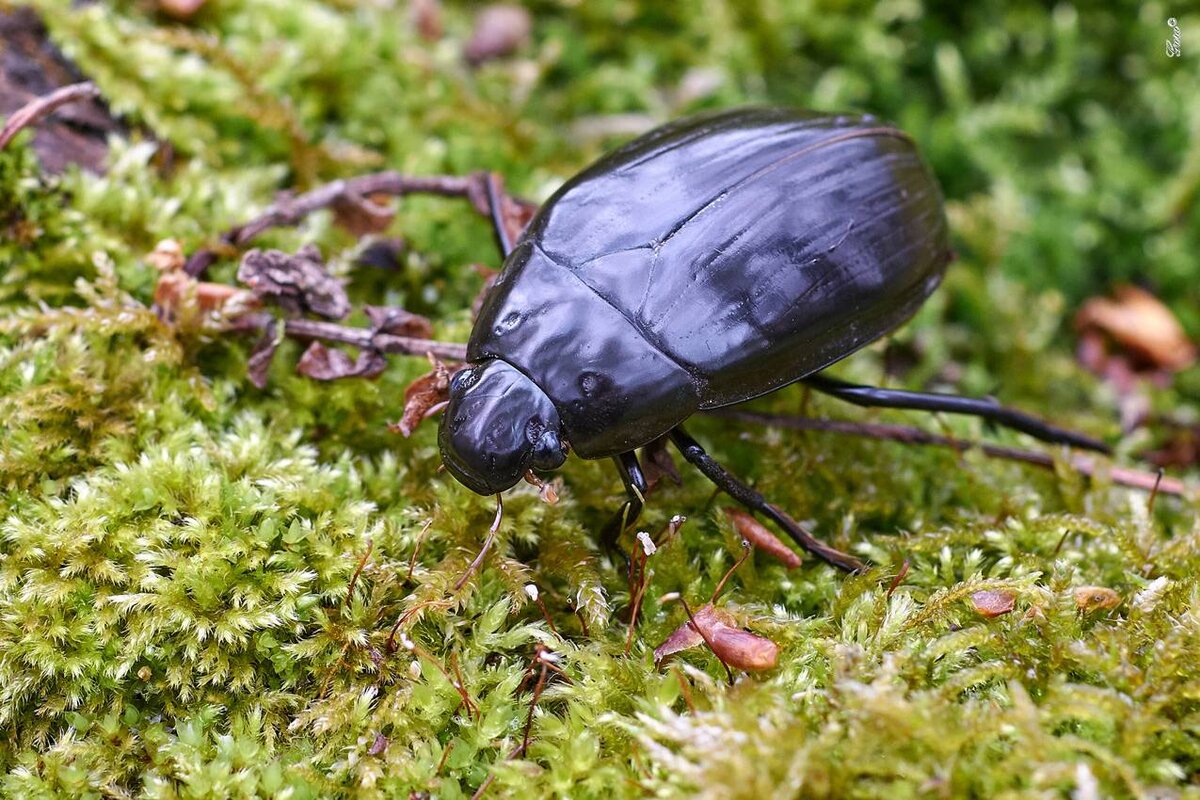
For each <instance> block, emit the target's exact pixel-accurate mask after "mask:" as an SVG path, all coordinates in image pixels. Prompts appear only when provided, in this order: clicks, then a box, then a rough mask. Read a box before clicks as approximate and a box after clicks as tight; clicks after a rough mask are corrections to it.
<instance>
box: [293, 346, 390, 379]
mask: <svg viewBox="0 0 1200 800" xmlns="http://www.w3.org/2000/svg"><path fill="white" fill-rule="evenodd" d="M386 367H387V359H385V358H384V357H383V355H381V354H380V353H379V352H377V351H375V350H363V351H362V352H360V353H359V354H358V358H357V359H355V360H354V361H351V360H350V356H348V355H346V354H345V353H343V352H342V351H341V350H335V349H333V348H330V347H326V346H325V345H323V344H321V343H320V342H313V343H312V344H310V345H309V346H308V349H307V350H305V351H304V355H302V356H300V361H299V363H297V364H296V372H298V373H300V374H301V375H303V376H305V377H306V378H312V379H314V380H318V381H336V380H338V379H340V378H376V377H378V376H379V374H380V373H381V372H383V370H384V369H385V368H386Z"/></svg>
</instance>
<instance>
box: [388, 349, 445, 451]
mask: <svg viewBox="0 0 1200 800" xmlns="http://www.w3.org/2000/svg"><path fill="white" fill-rule="evenodd" d="M448 399H450V371H449V370H448V369H447V368H446V365H445V364H443V363H441V362H440V361H436V362H434V369H433V372H428V373H426V374H424V375H422V376H421V377H419V378H417V379H416V380H415V381H413V382H412V383H410V384H409V385H408V388H406V389H405V390H404V413H403V414H402V415H401V417H400V421H399V422H397V423H396V424H395V425H393V426H392V430H394V431H397V432H398V433H400V434H401V435H403V436H404V437H406V438H407V437H409V436H412V433H413V431H415V430H416V429H417V426H418V425H420V424H421V420H423V419H425V418H426V417H428V416H429V414H430V411H431V410H432V409H433V408H434V407H435V406H437V405H438V404H439V403H444V402H446V401H447V400H448Z"/></svg>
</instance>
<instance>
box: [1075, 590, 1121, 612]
mask: <svg viewBox="0 0 1200 800" xmlns="http://www.w3.org/2000/svg"><path fill="white" fill-rule="evenodd" d="M1120 604H1121V595H1119V594H1117V593H1116V592H1114V591H1113V590H1112V589H1109V588H1108V587H1106V586H1080V587H1079V588H1077V589H1076V590H1075V607H1076V608H1078V609H1079V610H1080V611H1082V612H1084V613H1085V614H1086V613H1089V612H1092V611H1099V610H1101V609H1103V610H1108V609H1110V608H1116V607H1117V606H1119V605H1120Z"/></svg>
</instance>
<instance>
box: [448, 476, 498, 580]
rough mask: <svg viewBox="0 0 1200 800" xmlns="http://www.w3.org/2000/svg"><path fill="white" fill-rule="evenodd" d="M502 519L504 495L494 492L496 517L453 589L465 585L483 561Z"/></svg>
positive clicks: (494, 539)
mask: <svg viewBox="0 0 1200 800" xmlns="http://www.w3.org/2000/svg"><path fill="white" fill-rule="evenodd" d="M502 519H504V497H503V496H501V494H500V493H499V492H497V493H496V518H495V519H493V520H492V527H490V528H488V534H487V538H486V539H484V540H483V548H482V549H481V550H480V551H479V555H477V556H475V560H474V561H472V562H471V563H470V564H469V565H467V571H466V572H464V573H463V574H462V577H461V578H459V579H458V581H457V582H455V584H454V591H456V592H457V591H458V590H459V589H461V588H462V587H463V586H465V585H466V583H467V581H468V580H469V579H470V577H471V576H472V575H473V574H475V570H477V569H479V565H480V564H482V563H483V558H484V556H486V555H487V551H488V550H490V549H491V547H492V542H494V541H496V531H498V530H500V521H501V520H502Z"/></svg>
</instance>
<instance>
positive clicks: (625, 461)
mask: <svg viewBox="0 0 1200 800" xmlns="http://www.w3.org/2000/svg"><path fill="white" fill-rule="evenodd" d="M613 461H614V462H615V463H616V465H617V472H619V473H620V474H621V482H622V483H624V484H625V492H626V493H627V494H628V495H629V499H627V500H626V501H625V502H624V503H623V504H622V505H621V507H620V508H619V509H618V510H617V513H616V514H614V515H613V517H612V519H610V520H609V521H608V524H607V525H605V526H604V530H603V531H602V532H601V533H600V543H601V544H602V545H604V549H605V550H608V551H609V552H615V553H617V554H618V555H619V556H620V557H621V560H622V561H624V562H625V566H626V567H629V566H630V561H629V555H628V554H627V553H626V552H625V551H624V550H622V549H621V547H620V545H618V544H617V542H618V540H619V539H620V538H621V534H623V533H624V532H625V531H627V530H629V529H630V528H632V527H633V526H634V525H635V524H636V523H637V520H638V517H639V516H641V514H642V507H643V506H644V505H645V500H646V492H647V491H649V486H648V484H647V483H646V476H645V474H644V473H643V472H642V465H641V464H640V463H638V458H637V454H636V453H635V452H633V451H632V450H630V451H629V452H628V453H621V454H620V455H618V456H613Z"/></svg>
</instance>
